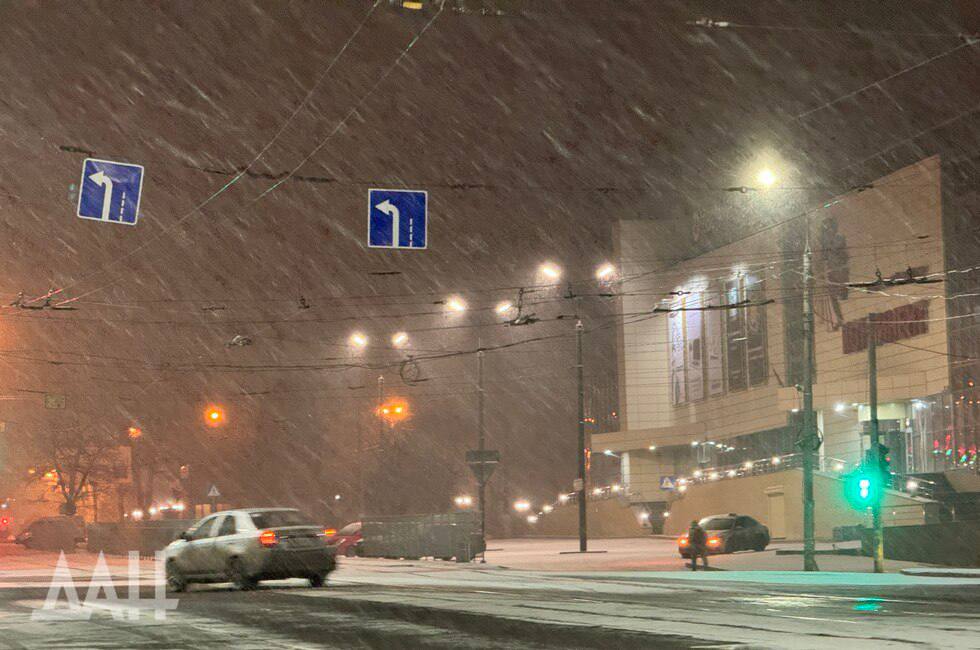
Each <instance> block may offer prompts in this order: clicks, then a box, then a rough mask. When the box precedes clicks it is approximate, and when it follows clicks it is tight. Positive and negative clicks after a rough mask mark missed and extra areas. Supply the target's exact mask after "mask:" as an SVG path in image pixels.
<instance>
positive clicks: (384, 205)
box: [368, 190, 429, 248]
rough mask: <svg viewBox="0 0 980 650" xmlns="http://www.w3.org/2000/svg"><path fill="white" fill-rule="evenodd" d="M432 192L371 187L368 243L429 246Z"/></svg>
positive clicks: (374, 246) (374, 245) (404, 246)
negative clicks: (374, 188) (429, 202)
mask: <svg viewBox="0 0 980 650" xmlns="http://www.w3.org/2000/svg"><path fill="white" fill-rule="evenodd" d="M428 199H429V194H428V192H423V191H420V190H368V246H369V247H370V248H425V247H426V246H427V244H428V233H427V231H426V221H427V217H428V214H427V209H428Z"/></svg>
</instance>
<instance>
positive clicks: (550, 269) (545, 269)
mask: <svg viewBox="0 0 980 650" xmlns="http://www.w3.org/2000/svg"><path fill="white" fill-rule="evenodd" d="M538 272H539V273H541V275H543V276H544V277H545V278H547V279H549V280H557V279H559V278H560V277H561V268H560V267H558V266H557V265H555V264H552V263H551V262H545V263H544V264H542V265H541V266H539V267H538Z"/></svg>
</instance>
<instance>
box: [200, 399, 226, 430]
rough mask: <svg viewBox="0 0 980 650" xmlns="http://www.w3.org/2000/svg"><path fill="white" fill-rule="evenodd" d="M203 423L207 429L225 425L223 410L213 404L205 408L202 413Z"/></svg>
mask: <svg viewBox="0 0 980 650" xmlns="http://www.w3.org/2000/svg"><path fill="white" fill-rule="evenodd" d="M204 423H205V424H206V425H208V426H209V427H220V426H221V425H222V424H224V423H225V410H224V409H223V408H221V407H220V406H216V405H213V404H212V405H211V406H209V407H207V409H205V411H204Z"/></svg>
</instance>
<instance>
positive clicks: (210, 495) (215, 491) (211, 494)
mask: <svg viewBox="0 0 980 650" xmlns="http://www.w3.org/2000/svg"><path fill="white" fill-rule="evenodd" d="M220 496H221V492H218V486H217V485H215V484H214V483H212V484H211V489H210V490H208V498H209V499H217V498H218V497H220Z"/></svg>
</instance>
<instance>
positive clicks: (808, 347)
mask: <svg viewBox="0 0 980 650" xmlns="http://www.w3.org/2000/svg"><path fill="white" fill-rule="evenodd" d="M811 257H812V254H811V252H810V225H809V222H808V223H807V239H806V250H805V251H804V252H803V435H802V436H801V440H800V446H801V447H802V449H801V451H802V452H803V570H804V571H819V570H820V568H819V567H818V566H817V558H816V545H815V541H814V520H813V517H814V512H813V511H814V508H813V465H814V463H813V460H814V459H813V456H814V452H816V451H817V444H818V443H817V435H816V434H817V431H816V426H815V425H816V422H815V421H814V420H815V418H814V412H813V274H812V272H811V263H812V260H811Z"/></svg>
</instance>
